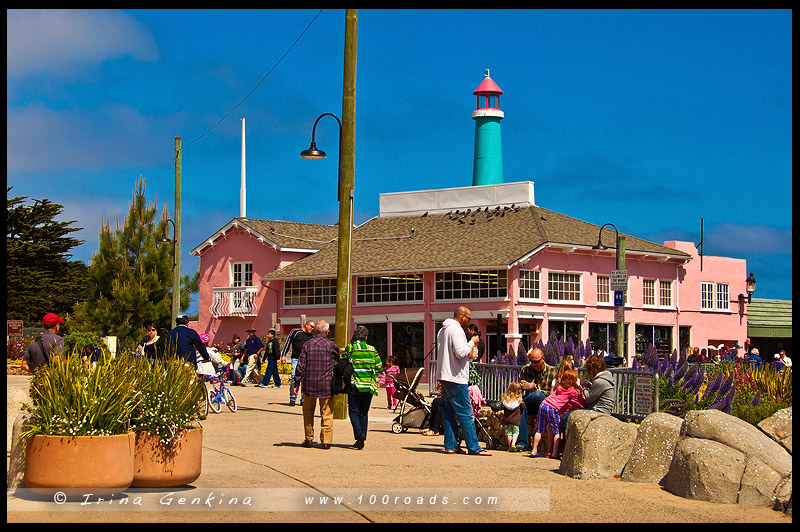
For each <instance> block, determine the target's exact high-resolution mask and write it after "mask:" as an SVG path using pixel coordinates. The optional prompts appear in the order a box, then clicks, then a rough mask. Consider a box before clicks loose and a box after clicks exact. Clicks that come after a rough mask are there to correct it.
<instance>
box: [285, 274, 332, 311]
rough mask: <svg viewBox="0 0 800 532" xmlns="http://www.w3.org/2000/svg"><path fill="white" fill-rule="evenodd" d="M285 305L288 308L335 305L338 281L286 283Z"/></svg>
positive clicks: (315, 280)
mask: <svg viewBox="0 0 800 532" xmlns="http://www.w3.org/2000/svg"><path fill="white" fill-rule="evenodd" d="M283 304H284V305H285V306H287V307H309V306H319V305H335V304H336V279H300V280H297V281H284V283H283Z"/></svg>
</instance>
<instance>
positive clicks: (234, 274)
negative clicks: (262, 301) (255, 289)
mask: <svg viewBox="0 0 800 532" xmlns="http://www.w3.org/2000/svg"><path fill="white" fill-rule="evenodd" d="M231 286H233V287H239V286H253V263H252V262H231Z"/></svg>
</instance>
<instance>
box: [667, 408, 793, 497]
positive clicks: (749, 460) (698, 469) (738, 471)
mask: <svg viewBox="0 0 800 532" xmlns="http://www.w3.org/2000/svg"><path fill="white" fill-rule="evenodd" d="M681 436H682V439H681V440H680V441H679V442H678V444H677V446H676V447H675V453H674V456H673V459H672V463H671V464H670V467H669V472H668V473H667V478H666V482H665V484H666V489H667V491H670V492H671V493H674V494H675V495H680V496H682V497H687V498H690V499H700V500H705V501H711V502H722V503H738V504H748V505H761V504H769V503H774V502H777V501H780V502H781V504H784V503H788V502H789V500H790V499H791V493H792V488H791V475H792V457H791V455H790V454H789V453H788V452H787V451H786V450H785V449H784V448H783V447H781V446H780V445H779V444H778V443H776V442H775V441H773V440H772V439H771V438H770V437H768V436H767V435H766V434H764V433H763V432H762V431H761V430H759V429H758V428H757V427H755V426H753V425H751V424H749V423H747V422H746V421H742V420H741V419H739V418H737V417H734V416H731V415H729V414H725V413H724V412H721V411H719V410H694V411H690V412H689V413H687V414H686V417H685V419H684V422H683V425H682V427H681Z"/></svg>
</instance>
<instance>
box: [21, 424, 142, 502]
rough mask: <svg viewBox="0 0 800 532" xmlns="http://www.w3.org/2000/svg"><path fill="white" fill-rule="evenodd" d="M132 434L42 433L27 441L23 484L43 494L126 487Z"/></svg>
mask: <svg viewBox="0 0 800 532" xmlns="http://www.w3.org/2000/svg"><path fill="white" fill-rule="evenodd" d="M135 443H136V436H135V434H134V433H133V432H129V433H127V434H121V435H119V436H73V437H67V436H42V435H36V436H33V437H31V439H30V440H29V441H28V444H27V447H26V451H25V487H26V488H28V489H30V490H32V491H34V492H36V493H43V494H47V495H50V494H53V493H56V492H59V491H61V492H64V493H65V494H67V495H70V496H72V495H78V496H79V495H82V494H83V493H93V494H95V495H100V494H109V493H116V492H120V491H123V490H126V489H127V488H128V487H129V486H130V485H131V482H132V481H133V456H134V446H135Z"/></svg>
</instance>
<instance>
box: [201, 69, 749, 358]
mask: <svg viewBox="0 0 800 532" xmlns="http://www.w3.org/2000/svg"><path fill="white" fill-rule="evenodd" d="M486 79H487V80H488V79H489V77H488V71H487V74H486ZM484 83H486V81H485V80H484ZM495 86H496V85H495ZM479 88H480V87H479ZM476 93H477V92H476ZM501 93H502V91H500V90H499V88H497V90H496V91H494V92H492V93H491V94H490V95H489V96H486V97H483V98H481V94H482V93H481V94H479V97H478V102H477V106H478V107H477V109H476V111H475V113H473V118H476V117H477V118H478V119H481V120H484V119H485V116H487V113H488V115H491V116H490V117H491V118H493V120H492V121H491V122H490V123H489V122H487V123H486V124H484V123H483V122H480V123H478V121H477V120H476V150H475V151H476V155H475V156H476V161H478V159H480V161H479V162H480V164H477V163H476V165H475V170H474V171H475V172H476V173H477V172H480V175H478V176H477V178H476V177H474V178H473V181H475V180H476V179H477V181H478V182H479V183H480V182H486V181H489V182H492V183H491V184H477V185H474V186H471V187H459V188H449V189H438V190H423V191H411V192H398V193H387V194H381V195H380V215H379V216H377V217H375V218H373V219H371V220H369V221H367V222H365V223H364V224H362V225H360V226H358V227H356V228H355V229H354V230H353V236H352V238H353V243H352V272H351V273H352V286H353V289H352V290H351V297H352V320H353V323H354V324H361V325H365V326H366V327H367V328H368V329H369V331H370V333H369V343H371V344H372V345H374V346H375V347H376V348H377V349H378V351H379V352H380V353H381V355H382V356H386V355H392V356H394V357H395V358H396V359H397V360H398V363H399V365H400V366H401V367H419V366H423V365H425V366H427V361H428V359H429V358H430V356H432V352H433V348H434V343H435V333H436V331H437V330H438V326H439V325H440V324H441V322H442V321H444V319H446V318H448V317H452V315H453V310H454V309H455V308H456V307H457V306H459V305H466V306H468V307H469V308H470V310H471V311H472V322H473V323H476V324H477V325H478V327H479V329H480V330H481V332H482V334H483V338H484V340H485V342H486V345H487V352H488V353H487V355H485V356H484V358H483V361H484V362H486V361H488V360H489V359H490V358H492V357H493V356H494V354H495V353H496V352H497V351H498V350H501V351H506V350H507V348H508V346H510V347H511V349H514V350H515V351H516V350H517V349H518V347H519V345H520V343H522V344H523V345H524V347H525V348H528V347H530V346H531V344H532V343H533V342H535V341H537V340H539V339H543V340H544V341H547V340H548V339H549V338H550V337H551V335H553V334H555V335H556V336H557V337H572V338H573V339H574V340H575V341H576V342H577V341H581V342H585V341H586V339H589V340H591V342H592V344H593V345H594V347H595V349H598V348H602V349H604V350H605V351H607V352H608V353H609V354H612V355H615V354H618V353H619V354H622V353H620V352H619V351H620V350H619V349H618V348H617V345H616V327H617V324H616V321H617V318H616V317H615V301H614V293H613V292H612V291H611V279H610V276H611V271H612V270H614V269H616V262H615V255H616V249H615V247H616V239H615V232H614V231H612V230H610V229H604V230H603V231H602V242H603V244H604V245H605V246H607V247H608V249H605V250H599V249H595V247H596V244H597V243H598V238H599V236H600V233H601V228H600V226H597V225H594V224H590V223H587V222H584V221H581V220H578V219H575V218H571V217H569V216H565V215H563V214H560V213H558V212H555V211H551V210H548V209H545V208H543V207H540V206H538V205H536V203H535V201H534V184H533V183H532V182H529V181H523V182H516V183H502V182H501V183H496V182H493V181H495V179H496V176H498V175H499V176H502V168H493V167H492V165H498V166H499V165H502V157H501V154H500V153H499V151H500V143H499V138H500V131H499V127H500V126H499V118H501V117H500V114H502V112H501V111H500V110H499V108H498V106H499V100H497V99H496V94H501ZM492 95H495V96H494V99H492ZM492 113H494V114H492ZM495 118H496V120H495ZM484 121H485V120H484ZM484 130H485V131H484ZM479 133H480V135H482V136H481V137H480V139H481V142H480V143H479V142H478V139H479V136H478V135H479ZM484 137H486V138H484ZM336 238H337V228H336V226H326V225H311V224H302V223H293V222H284V221H271V220H253V219H248V218H243V217H240V218H234V219H233V220H231V221H230V222H229V223H228V224H227V225H225V227H223V228H221V229H220V230H219V231H217V232H215V233H214V234H213V235H212V236H211V237H210V238H209V239H208V240H207V241H205V242H203V243H202V244H200V245H198V246H197V247H196V248H194V250H192V253H193V254H195V255H199V256H200V307H199V320H198V322H197V323H196V324H195V328H197V329H198V330H199V331H201V332H206V333H208V334H209V335H210V336H211V337H212V342H229V341H230V340H231V337H232V335H233V334H234V333H238V334H240V335H242V336H244V333H245V330H246V329H247V328H248V327H249V326H251V325H253V326H255V327H256V329H257V330H258V334H259V335H265V334H266V332H267V329H269V328H270V327H275V329H276V330H277V331H278V334H279V335H287V334H288V333H289V331H291V329H293V328H295V327H298V326H299V325H300V324H301V322H302V320H303V319H304V318H307V319H314V320H318V319H325V320H326V321H328V322H330V323H331V324H332V326H335V325H336V323H335V321H336V319H335V314H336V309H335V305H336V266H337V253H338V250H337V244H336ZM625 248H626V251H625V266H626V270H627V272H628V285H627V291H626V292H625V298H624V301H625V312H624V319H625V332H624V337H625V343H626V346H625V350H624V353H625V354H626V355H627V356H626V358H627V359H628V360H630V359H631V357H632V356H633V355H634V354H635V353H637V352H643V351H644V350H645V349H646V348H647V345H648V344H651V343H652V344H654V345H655V346H656V348H657V350H658V351H659V352H660V353H671V352H672V350H673V349H674V348H682V347H701V348H705V347H706V346H707V345H709V344H711V345H718V344H720V343H725V344H726V345H729V346H732V345H733V344H735V343H738V344H740V345H743V343H744V340H745V338H746V336H747V314H746V312H747V309H746V302H745V301H743V300H742V299H741V298H740V296H739V295H740V294H744V293H745V279H746V277H747V272H746V264H745V261H744V260H741V259H733V258H726V257H708V256H705V257H704V258H703V266H702V270H701V267H700V261H699V260H698V259H699V257H698V255H697V251H696V249H695V246H694V244H692V243H690V242H678V241H668V242H664V243H663V245H661V244H656V243H653V242H649V241H646V240H643V239H640V238H636V237H634V236H630V235H626V236H625ZM351 325H352V324H351ZM331 337H333V335H331ZM426 374H427V372H426Z"/></svg>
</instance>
